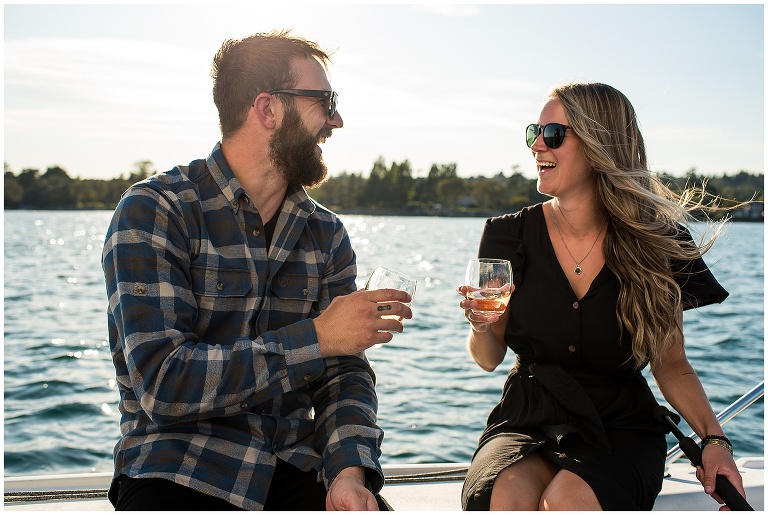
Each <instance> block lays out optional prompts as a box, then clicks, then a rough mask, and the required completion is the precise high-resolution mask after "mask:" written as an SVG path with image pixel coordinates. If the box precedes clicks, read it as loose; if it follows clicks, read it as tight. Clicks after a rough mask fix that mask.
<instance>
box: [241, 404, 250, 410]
mask: <svg viewBox="0 0 768 515" xmlns="http://www.w3.org/2000/svg"><path fill="white" fill-rule="evenodd" d="M240 407H241V408H243V409H248V405H247V404H246V403H242V404H241V405H240Z"/></svg>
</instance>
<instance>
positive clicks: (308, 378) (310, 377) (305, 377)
mask: <svg viewBox="0 0 768 515" xmlns="http://www.w3.org/2000/svg"><path fill="white" fill-rule="evenodd" d="M310 379H312V376H311V375H310V374H307V375H305V376H304V380H305V381H309V380H310Z"/></svg>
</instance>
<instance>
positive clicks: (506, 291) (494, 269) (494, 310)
mask: <svg viewBox="0 0 768 515" xmlns="http://www.w3.org/2000/svg"><path fill="white" fill-rule="evenodd" d="M465 284H466V285H467V286H469V288H468V289H467V292H466V293H465V297H466V298H467V299H469V300H474V301H475V302H477V308H474V309H473V310H472V312H473V313H475V314H477V315H501V314H503V313H504V310H505V309H507V304H509V299H510V297H511V296H512V292H511V290H512V288H511V285H512V265H511V263H510V262H509V261H507V260H506V259H490V258H476V259H470V260H469V264H468V265H467V275H466V277H465Z"/></svg>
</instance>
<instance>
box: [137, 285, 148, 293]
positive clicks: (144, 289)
mask: <svg viewBox="0 0 768 515" xmlns="http://www.w3.org/2000/svg"><path fill="white" fill-rule="evenodd" d="M135 291H136V295H144V294H145V293H147V287H146V286H144V285H143V284H139V285H137V286H136V290H135Z"/></svg>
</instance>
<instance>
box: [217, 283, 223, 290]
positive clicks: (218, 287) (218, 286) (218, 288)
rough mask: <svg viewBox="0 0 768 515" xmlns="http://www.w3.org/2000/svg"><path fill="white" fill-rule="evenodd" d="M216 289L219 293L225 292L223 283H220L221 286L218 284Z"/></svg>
mask: <svg viewBox="0 0 768 515" xmlns="http://www.w3.org/2000/svg"><path fill="white" fill-rule="evenodd" d="M216 289H217V290H219V291H221V290H223V289H224V285H223V284H221V283H219V284H217V285H216Z"/></svg>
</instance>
